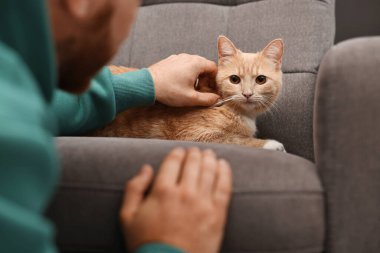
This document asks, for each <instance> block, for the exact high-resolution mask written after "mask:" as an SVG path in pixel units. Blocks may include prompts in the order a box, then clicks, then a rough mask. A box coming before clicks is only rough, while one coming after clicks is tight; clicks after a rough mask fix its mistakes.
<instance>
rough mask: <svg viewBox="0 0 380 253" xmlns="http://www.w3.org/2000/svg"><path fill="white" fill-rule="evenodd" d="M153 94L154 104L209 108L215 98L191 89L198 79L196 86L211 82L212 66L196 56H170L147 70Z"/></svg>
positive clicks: (214, 69)
mask: <svg viewBox="0 0 380 253" xmlns="http://www.w3.org/2000/svg"><path fill="white" fill-rule="evenodd" d="M149 71H150V73H151V74H152V77H153V82H154V87H155V90H156V100H157V101H158V102H160V103H163V104H166V105H168V106H210V105H212V104H214V103H215V102H216V101H217V100H218V98H219V96H218V95H216V94H214V93H203V92H199V91H197V90H195V89H194V84H195V82H196V80H197V78H199V83H200V85H207V84H205V83H206V82H210V81H214V79H215V76H216V73H217V66H216V64H215V62H213V61H210V60H207V59H206V58H203V57H201V56H198V55H189V54H179V55H172V56H170V57H168V58H166V59H164V60H162V61H160V62H158V63H156V64H153V65H152V66H150V67H149Z"/></svg>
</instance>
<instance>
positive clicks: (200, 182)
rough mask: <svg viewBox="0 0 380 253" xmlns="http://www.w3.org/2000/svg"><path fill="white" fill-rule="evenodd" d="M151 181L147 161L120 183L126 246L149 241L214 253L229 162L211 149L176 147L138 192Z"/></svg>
mask: <svg viewBox="0 0 380 253" xmlns="http://www.w3.org/2000/svg"><path fill="white" fill-rule="evenodd" d="M152 181H153V170H152V167H151V166H149V165H145V166H143V167H142V169H141V171H140V173H139V174H138V175H136V176H135V177H134V178H132V179H131V180H130V181H129V182H128V184H127V185H126V189H125V197H124V203H123V206H122V209H121V212H120V216H121V222H122V226H123V231H124V232H125V235H126V240H127V244H128V246H129V248H130V250H131V251H132V252H133V251H134V250H136V249H137V248H138V247H139V246H141V245H143V244H145V243H152V242H153V243H166V244H169V245H172V246H175V247H178V248H180V249H182V250H184V251H185V252H187V253H217V252H218V251H219V248H220V244H221V240H222V237H223V233H224V226H225V222H226V216H227V208H228V205H229V202H230V197H231V189H232V175H231V169H230V166H229V164H228V163H227V162H226V161H225V160H218V159H217V157H216V155H215V153H214V152H213V151H211V150H206V151H203V152H202V151H200V150H199V149H198V148H190V149H189V150H188V151H185V150H184V149H182V148H176V149H174V150H173V151H171V152H170V153H169V154H168V156H167V157H166V158H165V159H164V161H163V163H162V165H161V168H160V170H159V171H158V173H157V177H156V179H155V180H154V183H153V186H152V190H151V192H150V193H149V195H147V197H144V193H145V192H146V190H147V189H148V187H149V185H150V184H151V182H152Z"/></svg>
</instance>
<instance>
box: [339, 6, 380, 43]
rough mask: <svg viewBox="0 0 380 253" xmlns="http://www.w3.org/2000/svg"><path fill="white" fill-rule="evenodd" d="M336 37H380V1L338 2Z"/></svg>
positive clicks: (340, 38)
mask: <svg viewBox="0 0 380 253" xmlns="http://www.w3.org/2000/svg"><path fill="white" fill-rule="evenodd" d="M336 29H337V30H336V37H335V42H340V41H342V40H346V39H349V38H353V37H360V36H369V35H380V0H336Z"/></svg>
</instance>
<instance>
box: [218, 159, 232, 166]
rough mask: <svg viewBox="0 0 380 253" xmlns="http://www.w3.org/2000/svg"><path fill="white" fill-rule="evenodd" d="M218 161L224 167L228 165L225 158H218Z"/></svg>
mask: <svg viewBox="0 0 380 253" xmlns="http://www.w3.org/2000/svg"><path fill="white" fill-rule="evenodd" d="M219 162H220V164H221V165H222V166H225V167H229V166H230V163H229V162H228V161H226V160H225V159H220V160H219Z"/></svg>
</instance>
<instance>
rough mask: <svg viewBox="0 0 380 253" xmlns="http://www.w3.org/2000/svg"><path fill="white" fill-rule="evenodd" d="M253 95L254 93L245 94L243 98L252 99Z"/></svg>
mask: <svg viewBox="0 0 380 253" xmlns="http://www.w3.org/2000/svg"><path fill="white" fill-rule="evenodd" d="M252 95H253V93H252V92H243V96H244V97H246V98H250V97H252Z"/></svg>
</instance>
